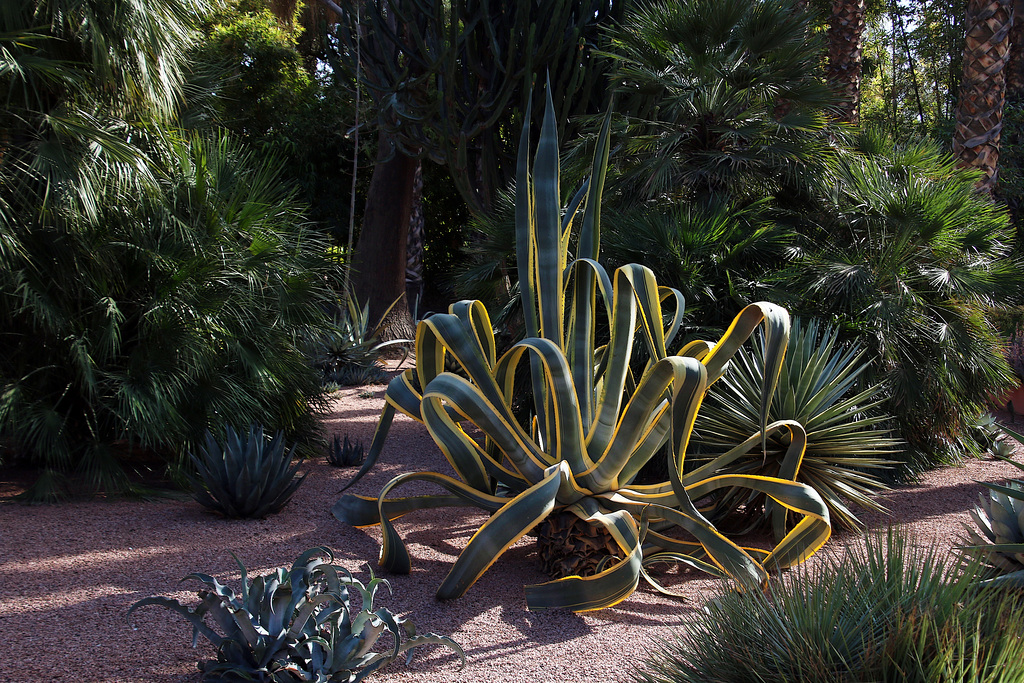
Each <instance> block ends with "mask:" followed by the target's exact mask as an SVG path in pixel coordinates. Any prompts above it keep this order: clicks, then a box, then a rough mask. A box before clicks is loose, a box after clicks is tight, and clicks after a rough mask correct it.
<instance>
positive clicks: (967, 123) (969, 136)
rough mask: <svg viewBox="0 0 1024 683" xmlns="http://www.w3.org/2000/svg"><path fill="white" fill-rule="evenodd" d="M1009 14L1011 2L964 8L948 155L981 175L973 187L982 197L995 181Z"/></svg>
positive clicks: (979, 2)
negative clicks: (959, 70)
mask: <svg viewBox="0 0 1024 683" xmlns="http://www.w3.org/2000/svg"><path fill="white" fill-rule="evenodd" d="M1012 16H1013V0H970V1H969V2H968V4H967V22H966V25H967V38H966V42H965V44H964V78H963V82H962V83H961V85H960V97H959V104H958V106H957V111H956V130H955V132H954V134H953V154H954V155H955V156H956V157H957V158H958V159H959V160H960V165H961V166H964V167H967V168H977V169H979V170H980V171H981V172H982V174H983V175H982V178H981V180H979V181H978V189H979V190H982V191H984V192H987V193H991V192H992V189H993V187H994V186H995V184H996V180H997V177H998V163H999V138H1000V134H1001V133H1002V129H1003V121H1002V119H1003V103H1004V99H1005V95H1006V70H1005V67H1006V62H1007V59H1008V57H1009V47H1010V40H1009V36H1010V27H1011V19H1012Z"/></svg>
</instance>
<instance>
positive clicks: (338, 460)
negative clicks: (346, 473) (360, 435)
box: [327, 434, 366, 467]
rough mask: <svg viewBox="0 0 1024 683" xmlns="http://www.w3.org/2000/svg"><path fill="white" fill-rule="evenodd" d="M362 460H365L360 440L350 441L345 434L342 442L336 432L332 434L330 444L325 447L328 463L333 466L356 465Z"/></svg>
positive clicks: (361, 462) (360, 463)
mask: <svg viewBox="0 0 1024 683" xmlns="http://www.w3.org/2000/svg"><path fill="white" fill-rule="evenodd" d="M364 460H366V454H365V453H364V452H363V442H362V441H356V442H355V443H352V442H351V441H349V440H348V435H347V434H346V435H345V441H344V442H343V441H342V440H341V439H339V438H338V435H337V434H335V435H334V438H333V439H332V440H331V445H330V447H329V448H328V449H327V463H328V464H330V465H333V466H334V467H356V466H358V465H362V464H363V461H364Z"/></svg>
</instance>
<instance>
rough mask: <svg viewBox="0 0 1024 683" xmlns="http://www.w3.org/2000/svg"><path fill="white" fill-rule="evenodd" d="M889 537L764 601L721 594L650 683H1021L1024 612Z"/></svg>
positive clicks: (674, 642)
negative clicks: (1020, 616) (1022, 617)
mask: <svg viewBox="0 0 1024 683" xmlns="http://www.w3.org/2000/svg"><path fill="white" fill-rule="evenodd" d="M974 569H977V566H976V565H974V566H973V567H970V566H969V567H967V568H966V569H965V568H964V567H962V566H959V565H958V563H956V562H954V561H951V560H950V559H949V556H948V555H947V554H946V553H940V552H939V551H938V550H936V549H934V548H933V549H931V550H924V549H920V548H917V547H916V546H913V545H912V544H911V543H910V541H909V539H908V538H907V536H906V535H905V534H902V533H898V532H893V531H890V532H889V534H888V535H887V536H882V535H869V536H868V537H867V538H866V547H865V548H862V549H856V550H851V551H847V552H846V553H845V554H844V555H843V556H842V557H839V558H828V559H825V560H823V561H822V562H820V563H819V564H817V565H815V566H814V567H813V568H800V569H798V570H796V571H793V572H791V573H790V574H789V575H788V576H787V578H786V580H785V581H782V582H780V583H777V584H773V585H772V587H771V589H770V590H769V591H768V592H764V593H762V592H759V591H751V592H749V593H745V594H740V593H726V594H724V595H722V596H721V597H720V598H717V599H715V600H713V601H711V602H709V603H708V604H707V605H706V606H705V608H704V609H703V610H700V611H698V612H696V613H695V614H694V618H693V620H692V621H691V622H690V623H688V624H687V627H686V630H685V631H684V632H680V633H679V634H678V635H677V636H675V637H673V638H672V639H671V640H669V641H667V642H664V643H663V644H662V645H661V647H660V648H658V650H657V651H655V652H653V653H652V654H651V655H650V656H649V657H648V659H647V662H646V663H645V664H644V666H643V668H642V670H641V671H639V672H638V673H637V674H636V676H635V679H634V680H636V681H640V682H643V683H691V682H692V683H698V682H699V683H754V682H755V681H756V682H757V683H774V682H776V681H777V682H778V683H782V682H784V681H804V682H805V683H854V682H856V681H901V682H903V681H907V682H913V683H968V682H970V683H975V682H977V683H981V682H992V683H995V682H996V681H999V682H1000V683H1009V682H1011V681H1024V667H1021V665H1020V662H1022V661H1024V625H1022V624H1021V622H1020V620H1019V619H1018V618H1017V615H1018V614H1019V605H1018V604H1017V603H1016V602H1013V601H1011V600H1010V599H1007V598H1006V597H1005V595H1000V594H999V593H998V592H996V591H985V590H982V591H978V590H976V588H975V585H974V573H973V570H974Z"/></svg>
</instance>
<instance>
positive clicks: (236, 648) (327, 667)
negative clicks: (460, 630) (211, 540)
mask: <svg viewBox="0 0 1024 683" xmlns="http://www.w3.org/2000/svg"><path fill="white" fill-rule="evenodd" d="M320 555H326V556H327V558H328V559H327V560H326V561H325V560H323V559H320V558H319V557H318V556H320ZM235 561H236V562H238V568H239V569H240V570H241V573H242V593H241V594H240V595H235V592H234V591H233V590H231V588H229V587H227V586H225V585H223V584H221V583H220V582H219V581H218V580H217V579H215V578H213V577H212V576H208V575H206V574H200V573H193V574H189V575H188V576H186V577H185V578H184V579H182V581H186V580H188V579H194V580H196V581H200V582H201V583H202V584H203V585H204V586H205V588H202V589H200V590H199V601H200V602H199V605H198V606H196V608H195V609H189V608H188V606H186V605H183V604H182V603H180V602H178V601H177V600H174V599H171V598H165V597H160V596H155V597H149V598H144V599H142V600H139V601H138V602H136V603H135V604H133V605H132V606H131V607H130V608H129V609H128V617H129V619H130V618H131V614H132V612H134V611H135V610H136V609H138V608H139V607H144V606H146V605H160V606H162V607H166V608H167V609H170V610H172V611H174V612H177V613H178V614H180V615H181V616H183V617H184V618H185V619H187V620H188V621H189V623H191V624H192V626H193V629H194V637H193V643H195V642H196V641H198V639H199V635H200V634H201V635H203V636H204V637H205V638H206V639H207V640H209V641H210V642H211V643H213V644H214V645H215V646H216V647H217V658H216V659H210V660H205V661H200V662H199V663H198V667H199V670H200V671H202V672H203V681H204V683H212V682H213V681H218V682H220V681H224V682H234V681H264V682H267V683H294V682H298V681H332V682H338V683H340V682H345V683H353V682H354V681H359V680H362V679H363V678H364V677H365V676H367V675H369V674H370V673H371V672H373V671H375V670H376V669H378V668H380V667H381V666H386V665H387V664H390V663H391V662H393V661H395V660H396V659H398V657H399V656H400V655H401V654H403V653H408V656H407V660H411V659H412V652H413V649H414V648H416V647H419V646H421V645H430V644H433V645H445V646H447V647H449V648H451V649H452V650H454V651H455V652H456V653H458V654H459V656H460V657H461V658H462V663H463V664H465V661H466V657H465V655H464V654H463V652H462V648H461V647H459V645H458V644H457V643H455V642H454V641H453V640H451V639H450V638H447V637H444V636H438V635H435V634H433V633H426V634H423V635H418V634H417V633H416V627H415V626H414V625H413V623H412V622H411V621H408V620H406V619H403V618H401V617H397V616H395V615H394V614H393V613H392V612H390V611H389V610H387V609H385V608H375V607H374V599H375V597H376V595H377V589H378V588H379V587H380V586H381V585H384V586H388V583H387V582H386V581H384V580H383V579H378V578H375V577H374V576H373V574H372V572H371V574H370V581H369V583H368V584H366V585H364V584H363V583H362V582H361V581H359V580H358V579H355V578H353V577H352V575H351V574H350V573H349V572H348V570H346V569H345V568H344V567H340V566H337V565H333V564H330V562H333V561H334V555H333V554H332V553H331V551H330V550H329V549H327V548H324V547H319V548H313V549H311V550H307V551H306V552H304V553H302V555H300V556H299V557H298V558H297V559H296V560H295V562H294V563H293V564H292V566H291V569H286V568H284V567H278V568H277V569H275V570H274V571H272V572H271V573H269V574H265V575H263V576H259V577H257V578H256V579H254V580H253V581H251V582H250V581H249V578H248V575H247V573H246V570H245V565H243V564H242V563H241V561H239V560H238V558H237V557H236V558H235ZM355 595H358V596H359V598H358V602H357V604H358V606H359V610H358V611H356V609H355V605H354V604H353V603H352V601H351V598H352V597H354V596H355ZM207 615H208V616H209V617H211V618H212V621H213V623H215V624H216V625H218V626H219V627H220V629H221V631H223V633H218V632H217V631H215V630H214V629H213V628H212V627H211V626H210V625H209V624H208V623H207V622H206V620H205V619H204V617H205V616H207ZM385 633H386V634H388V636H390V638H387V637H386V638H385V641H387V640H392V641H393V642H391V643H386V642H385V643H380V637H381V636H382V635H384V634H385ZM382 645H383V646H385V647H384V649H383V651H382V652H376V651H375V650H374V648H375V647H379V646H382Z"/></svg>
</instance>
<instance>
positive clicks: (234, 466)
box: [189, 425, 309, 519]
mask: <svg viewBox="0 0 1024 683" xmlns="http://www.w3.org/2000/svg"><path fill="white" fill-rule="evenodd" d="M294 454H295V448H294V447H292V448H291V449H290V450H286V449H285V443H284V434H283V433H282V432H278V433H277V434H275V435H274V438H272V439H267V438H266V437H265V436H264V435H263V427H259V426H256V425H253V426H251V427H250V428H249V435H248V437H243V435H242V434H240V433H239V432H236V431H235V430H234V428H232V427H228V428H227V429H226V430H225V435H224V443H223V445H221V444H220V443H218V442H217V439H215V438H214V437H213V435H212V434H211V433H210V432H207V433H206V445H205V446H204V447H203V448H200V449H199V453H198V455H197V454H195V453H193V454H191V460H192V464H193V465H195V468H196V470H197V472H198V476H189V481H190V482H191V484H192V494H193V496H194V497H195V499H196V500H197V501H199V503H200V504H202V505H204V506H205V507H208V508H210V509H211V510H216V511H217V512H220V513H221V514H223V515H225V516H226V517H238V518H242V519H247V518H260V517H266V516H267V515H269V514H272V513H274V512H280V511H281V509H282V508H284V506H285V505H287V504H288V501H289V500H290V499H291V497H292V494H294V493H295V490H296V489H298V488H299V484H301V483H302V482H303V480H304V479H305V478H306V475H307V474H309V473H308V472H307V473H306V474H304V475H302V476H301V477H299V476H297V475H298V469H299V466H298V465H295V466H292V456H293V455H294Z"/></svg>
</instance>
